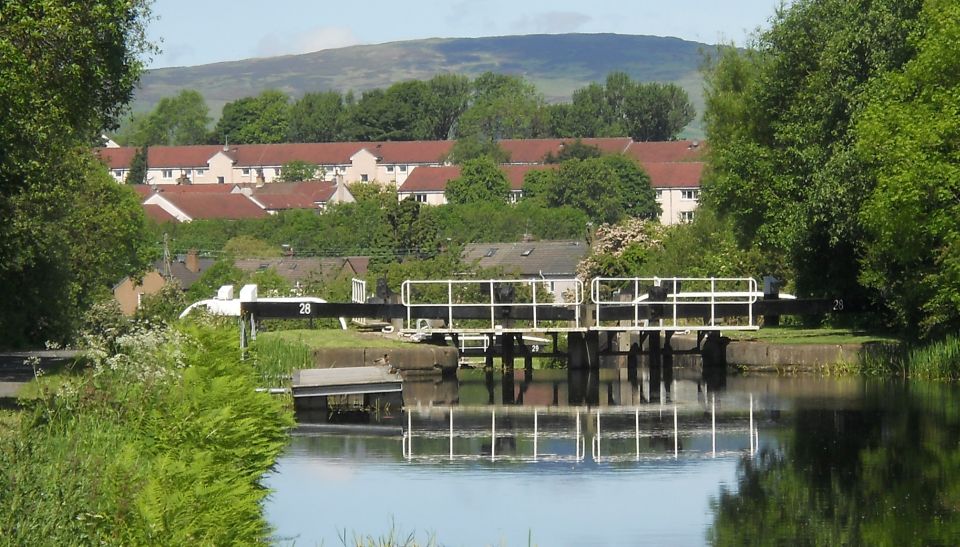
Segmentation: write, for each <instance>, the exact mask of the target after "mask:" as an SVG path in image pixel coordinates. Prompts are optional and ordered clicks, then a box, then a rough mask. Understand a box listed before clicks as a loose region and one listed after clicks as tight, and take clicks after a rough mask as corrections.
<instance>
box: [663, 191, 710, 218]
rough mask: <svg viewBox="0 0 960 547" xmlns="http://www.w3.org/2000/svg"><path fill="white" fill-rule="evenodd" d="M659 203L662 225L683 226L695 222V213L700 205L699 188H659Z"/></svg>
mask: <svg viewBox="0 0 960 547" xmlns="http://www.w3.org/2000/svg"><path fill="white" fill-rule="evenodd" d="M657 203H659V204H660V208H661V212H660V224H664V225H667V224H681V223H684V222H689V221H690V220H693V215H694V214H695V213H694V211H696V210H697V206H699V205H700V189H699V188H658V189H657Z"/></svg>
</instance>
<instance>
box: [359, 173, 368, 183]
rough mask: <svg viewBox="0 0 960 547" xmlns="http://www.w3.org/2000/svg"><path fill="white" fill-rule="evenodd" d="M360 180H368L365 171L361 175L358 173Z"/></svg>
mask: <svg viewBox="0 0 960 547" xmlns="http://www.w3.org/2000/svg"><path fill="white" fill-rule="evenodd" d="M360 182H369V179H368V178H367V174H366V173H363V174H362V175H360Z"/></svg>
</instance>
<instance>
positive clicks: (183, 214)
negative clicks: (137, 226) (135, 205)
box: [143, 192, 268, 222]
mask: <svg viewBox="0 0 960 547" xmlns="http://www.w3.org/2000/svg"><path fill="white" fill-rule="evenodd" d="M143 205H144V206H148V205H155V206H157V207H159V208H160V209H161V210H162V211H163V212H164V213H166V214H167V215H169V216H171V217H173V218H174V219H176V220H177V222H190V221H192V220H199V219H227V220H239V219H246V218H263V217H265V216H267V215H268V213H267V211H265V210H264V209H263V208H261V207H260V206H258V205H257V204H256V203H254V202H253V201H252V200H251V199H250V198H248V197H247V196H245V195H243V194H232V193H222V192H157V193H155V194H153V195H151V196H150V197H148V198H147V199H145V200H144V201H143ZM148 214H149V215H151V216H152V217H153V218H157V216H156V215H159V214H161V213H159V212H157V210H156V209H150V210H148Z"/></svg>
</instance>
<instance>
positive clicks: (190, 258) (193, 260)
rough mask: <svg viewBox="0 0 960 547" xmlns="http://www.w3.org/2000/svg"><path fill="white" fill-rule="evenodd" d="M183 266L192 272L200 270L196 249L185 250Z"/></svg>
mask: <svg viewBox="0 0 960 547" xmlns="http://www.w3.org/2000/svg"><path fill="white" fill-rule="evenodd" d="M184 266H185V267H186V268H187V271H190V272H193V273H197V272H199V271H200V258H199V257H198V256H197V250H196V249H190V250H189V251H187V259H186V260H185V261H184Z"/></svg>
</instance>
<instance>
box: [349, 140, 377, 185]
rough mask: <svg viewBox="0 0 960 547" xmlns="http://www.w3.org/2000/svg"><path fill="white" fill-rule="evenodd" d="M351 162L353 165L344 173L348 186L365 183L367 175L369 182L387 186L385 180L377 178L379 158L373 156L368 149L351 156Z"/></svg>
mask: <svg viewBox="0 0 960 547" xmlns="http://www.w3.org/2000/svg"><path fill="white" fill-rule="evenodd" d="M350 162H351V164H350V166H349V167H347V170H346V173H344V176H343V178H344V180H345V181H346V182H347V183H348V184H349V183H351V182H363V178H364V175H366V178H367V182H373V181H377V182H379V183H381V184H385V182H386V180H385V179H383V178H377V176H378V175H379V172H378V169H377V157H376V156H374V155H373V154H371V153H370V151H369V150H367V149H366V148H364V149H362V150H360V151H359V152H357V153H356V154H354V155H352V156H350Z"/></svg>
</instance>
